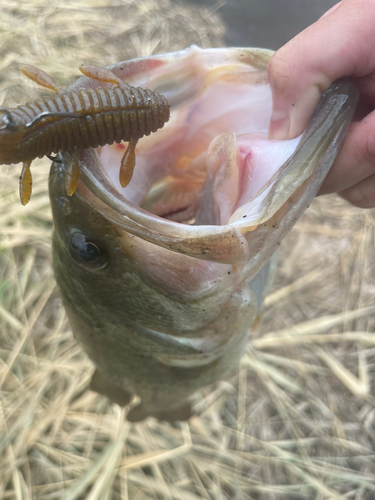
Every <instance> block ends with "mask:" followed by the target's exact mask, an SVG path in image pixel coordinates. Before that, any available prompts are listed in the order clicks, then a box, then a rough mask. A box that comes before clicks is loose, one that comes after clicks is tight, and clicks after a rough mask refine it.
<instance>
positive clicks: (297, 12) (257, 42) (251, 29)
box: [185, 0, 337, 50]
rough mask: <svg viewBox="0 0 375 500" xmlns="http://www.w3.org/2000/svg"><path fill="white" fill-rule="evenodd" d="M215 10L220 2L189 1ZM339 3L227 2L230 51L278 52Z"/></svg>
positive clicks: (285, 0) (294, 0) (225, 12)
mask: <svg viewBox="0 0 375 500" xmlns="http://www.w3.org/2000/svg"><path fill="white" fill-rule="evenodd" d="M185 2H187V3H194V4H196V5H197V4H199V5H207V6H215V5H218V0H185ZM336 3H337V0H227V2H226V4H225V5H224V6H223V7H221V8H220V9H219V12H220V14H221V15H222V17H223V19H224V21H225V23H226V24H227V28H228V30H227V33H226V37H225V42H226V45H227V46H228V47H236V46H240V47H264V48H268V49H274V50H275V49H278V48H279V47H281V46H282V45H284V44H285V43H286V42H287V41H288V40H290V39H291V38H293V37H294V36H295V35H296V34H297V33H299V32H300V31H302V30H303V29H305V28H306V27H307V26H309V25H310V24H312V23H313V22H315V21H316V20H317V19H318V18H319V17H320V16H321V15H322V14H324V12H326V11H327V10H328V9H329V8H331V7H332V6H333V5H335V4H336Z"/></svg>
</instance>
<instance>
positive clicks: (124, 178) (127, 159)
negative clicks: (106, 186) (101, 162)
mask: <svg viewBox="0 0 375 500" xmlns="http://www.w3.org/2000/svg"><path fill="white" fill-rule="evenodd" d="M137 142H138V139H133V138H132V139H130V141H129V143H128V147H127V148H126V151H125V154H124V156H123V157H122V160H121V166H120V184H121V186H122V187H123V188H124V187H126V186H127V185H128V184H129V182H130V181H131V178H132V177H133V171H134V167H135V147H136V145H137Z"/></svg>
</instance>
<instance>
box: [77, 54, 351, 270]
mask: <svg viewBox="0 0 375 500" xmlns="http://www.w3.org/2000/svg"><path fill="white" fill-rule="evenodd" d="M271 55H272V52H271V51H267V50H261V49H209V50H201V49H199V48H197V47H191V48H189V49H186V50H185V51H181V52H178V53H174V54H166V55H163V56H154V57H150V58H146V59H139V60H134V61H130V62H129V63H126V62H125V63H120V64H117V65H115V66H112V67H111V70H112V71H113V72H114V73H115V74H116V75H117V76H119V77H121V78H122V79H124V80H126V81H127V83H130V84H131V85H136V86H137V85H139V86H143V87H146V88H151V89H152V90H154V91H157V92H159V93H160V94H163V95H164V96H165V97H166V98H167V99H168V102H169V103H170V105H171V118H170V120H169V122H168V123H167V124H166V125H165V126H164V127H163V129H161V130H159V131H157V132H156V133H154V134H151V135H150V136H148V137H144V138H142V139H141V140H140V141H139V143H138V147H137V150H136V167H135V172H134V175H133V178H132V180H131V182H130V184H129V185H128V186H127V187H126V188H122V187H121V185H120V182H119V164H120V161H121V157H122V155H123V153H124V149H125V145H124V144H113V145H107V146H104V147H102V148H98V150H96V151H92V150H90V151H89V150H87V151H84V152H82V153H81V166H82V172H83V175H82V180H83V183H81V188H80V189H79V190H78V191H79V192H80V193H81V195H83V196H87V197H88V199H89V201H90V203H94V204H95V206H96V209H100V210H101V211H102V212H103V214H105V216H106V217H107V218H108V219H110V220H112V221H113V222H116V224H118V225H120V226H122V227H123V228H124V229H125V230H126V231H128V232H130V233H132V234H135V235H137V236H140V237H142V238H143V239H145V240H148V241H152V242H153V243H156V244H158V245H160V246H163V247H165V248H168V249H170V250H173V251H176V252H180V253H186V254H187V255H190V256H193V257H199V258H203V259H206V260H212V261H216V262H223V263H235V262H238V261H241V260H244V259H245V258H246V257H247V256H248V255H249V250H250V247H251V244H250V240H251V239H253V237H252V236H250V234H251V233H253V232H254V231H256V233H258V232H259V231H258V230H259V228H260V226H263V227H268V226H269V227H272V228H273V229H274V231H273V232H274V237H272V238H271V240H272V242H271V244H270V245H269V250H268V252H269V253H270V254H271V253H272V249H271V247H272V245H273V249H274V248H275V245H276V244H277V243H278V242H279V241H280V239H281V238H282V237H283V235H284V234H286V232H287V230H288V229H290V227H291V225H292V224H293V223H294V221H295V220H296V219H297V218H298V216H299V215H300V213H302V211H303V210H304V209H305V208H306V206H307V205H308V204H309V202H310V200H311V198H312V197H313V196H314V195H315V194H316V192H317V190H318V189H319V186H320V184H321V182H322V181H323V179H324V177H325V175H326V174H327V172H328V169H329V168H330V165H331V164H332V162H333V160H334V157H335V155H336V153H337V151H338V148H339V146H340V144H341V142H342V140H343V137H344V135H345V132H346V129H347V127H348V125H349V123H350V120H351V117H352V114H353V112H354V108H355V104H354V105H353V102H354V103H355V100H356V90H355V88H354V87H353V86H352V85H351V84H350V83H345V82H343V83H342V82H341V83H338V84H335V85H334V86H333V87H332V88H331V89H330V90H329V91H327V92H326V93H325V95H324V96H323V98H322V102H321V103H320V105H319V107H318V108H317V110H316V112H315V113H314V115H313V117H312V120H311V122H310V125H309V127H308V129H307V130H306V132H305V133H304V134H303V135H302V136H301V137H299V138H296V139H294V140H291V141H270V140H268V139H267V135H268V124H269V119H270V114H271V107H272V100H271V93H270V88H269V84H268V82H267V73H266V67H267V62H268V60H269V58H270V57H271ZM85 82H86V84H87V82H92V81H90V80H88V79H80V80H78V81H77V82H76V84H75V85H76V86H77V87H78V86H81V87H82V85H84V84H85ZM94 83H95V84H96V85H99V84H98V82H94ZM90 85H91V83H90ZM73 88H74V86H73ZM85 189H86V190H89V191H90V196H88V192H87V191H86V194H84V193H83V191H85ZM306 193H307V194H306ZM277 229H280V231H278V230H277ZM263 232H264V231H263Z"/></svg>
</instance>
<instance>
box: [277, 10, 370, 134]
mask: <svg viewBox="0 0 375 500" xmlns="http://www.w3.org/2000/svg"><path fill="white" fill-rule="evenodd" d="M374 19H375V2H373V1H369V0H343V2H342V3H341V4H339V5H338V6H337V7H336V9H335V10H334V11H332V12H331V13H330V14H329V15H327V16H325V17H323V18H321V19H319V20H318V21H317V22H316V23H315V24H313V25H311V26H310V27H309V28H307V29H306V30H304V31H303V32H302V33H300V34H299V35H297V36H296V37H295V38H294V39H293V40H291V41H290V42H289V43H288V44H286V45H285V46H284V47H282V48H281V49H280V50H278V51H277V52H276V53H275V55H274V56H273V57H272V59H271V60H270V62H269V66H268V75H269V80H270V84H271V89H272V96H273V113H272V117H271V123H270V137H271V138H276V139H285V138H293V137H296V136H298V135H299V134H300V133H302V131H303V130H304V129H305V128H306V126H307V123H308V120H309V118H310V116H311V114H312V112H313V110H314V109H315V107H316V106H317V104H318V102H319V99H320V96H321V94H322V92H323V91H325V90H327V89H328V88H329V87H330V86H331V84H332V82H333V81H334V80H336V79H337V78H340V77H342V76H352V77H356V78H357V77H363V76H365V75H367V74H369V73H371V72H372V69H374V68H375V51H373V45H374V42H375V34H374V32H373V22H374Z"/></svg>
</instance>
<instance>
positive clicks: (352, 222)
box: [0, 0, 375, 500]
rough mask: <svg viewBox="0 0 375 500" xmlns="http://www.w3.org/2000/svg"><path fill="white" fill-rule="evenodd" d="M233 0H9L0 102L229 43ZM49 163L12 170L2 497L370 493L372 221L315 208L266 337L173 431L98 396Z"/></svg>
mask: <svg viewBox="0 0 375 500" xmlns="http://www.w3.org/2000/svg"><path fill="white" fill-rule="evenodd" d="M219 7H220V4H217V6H216V7H215V8H212V9H211V10H207V9H206V8H201V7H199V6H196V7H191V6H188V5H187V4H184V3H178V2H176V1H172V0H158V1H156V0H138V1H136V0H118V1H115V0H79V1H72V0H71V1H64V2H62V1H54V0H52V1H48V0H31V1H29V2H23V1H22V0H2V2H1V7H0V104H1V103H4V104H6V105H7V106H15V105H17V104H19V103H20V102H26V101H27V100H30V99H33V98H35V97H36V96H37V95H40V89H38V88H37V87H36V86H35V85H33V84H32V83H31V82H29V81H27V80H26V78H25V77H24V76H23V75H22V74H21V73H20V72H19V71H18V69H17V65H18V64H19V63H28V64H34V65H36V66H38V67H40V68H41V69H43V70H45V71H46V72H48V73H49V74H50V75H51V76H53V78H55V79H56V81H57V82H58V83H59V84H61V85H62V86H66V85H67V84H68V83H70V82H71V81H72V80H73V79H75V78H76V77H77V76H78V75H79V73H78V69H77V68H78V66H79V65H80V64H82V63H89V62H90V63H93V64H99V65H108V64H111V63H114V62H117V61H120V60H124V59H128V58H132V57H136V56H141V55H149V54H153V53H162V52H166V51H170V50H178V49H181V48H184V47H186V46H188V45H190V44H191V43H196V44H198V45H199V46H201V47H211V46H220V45H222V36H223V34H224V31H225V26H224V24H223V23H222V21H221V19H220V9H219ZM48 169H49V161H45V160H36V161H35V162H34V163H33V168H32V172H33V178H34V185H33V188H34V189H33V196H32V199H31V202H30V203H29V205H27V206H26V207H22V206H21V204H20V202H19V200H18V196H17V190H18V175H19V173H20V166H19V165H18V166H14V165H11V166H1V168H0V191H1V198H0V499H4V500H5V499H11V500H21V499H25V500H31V499H38V500H53V499H64V500H73V499H85V500H86V499H87V500H110V499H111V500H112V499H113V500H120V499H121V500H128V499H129V500H146V499H152V500H159V499H160V500H164V499H166V500H175V499H176V500H198V499H206V500H223V499H235V500H250V499H254V500H255V499H257V500H258V499H259V500H281V499H282V500H288V499H318V500H320V499H335V500H336V499H342V500H344V499H355V500H365V499H366V500H371V499H375V479H374V478H375V408H374V402H375V400H374V396H373V387H374V386H373V384H374V373H375V335H374V333H373V332H374V327H375V324H374V323H375V322H374V312H375V304H374V294H375V280H374V274H375V273H374V263H375V255H374V222H375V219H374V214H375V212H374V211H364V210H359V209H356V208H353V207H351V206H349V205H348V204H346V203H345V202H343V201H342V200H340V199H339V198H338V197H335V196H329V197H324V198H319V199H316V200H314V202H313V203H312V205H311V207H310V209H309V210H308V211H307V212H306V213H305V214H304V215H303V217H302V218H301V220H300V221H299V222H298V223H297V225H296V226H295V228H293V230H292V231H291V233H290V234H289V235H288V236H287V237H286V238H285V240H284V243H283V245H282V246H281V252H280V265H279V269H278V273H277V276H276V280H275V284H274V287H273V291H272V293H271V294H270V295H269V296H268V298H267V301H266V304H265V308H264V312H263V317H262V323H261V326H260V329H259V330H258V331H257V332H256V333H254V334H253V337H252V339H251V343H250V344H249V347H248V350H247V353H246V355H245V356H244V357H243V360H242V362H241V365H240V367H239V371H238V373H237V374H236V375H235V376H234V377H233V379H232V380H230V381H226V382H222V383H220V384H218V385H217V386H215V387H214V388H213V389H211V390H205V391H204V394H198V395H197V396H196V397H195V400H194V404H195V410H196V413H197V416H195V417H193V418H192V419H191V421H190V422H188V423H182V424H177V425H175V426H171V425H169V424H167V423H163V422H157V421H156V420H154V419H149V420H147V421H146V422H143V423H140V424H130V423H128V422H127V421H126V420H125V410H123V409H120V408H119V407H118V406H116V405H114V404H111V403H109V402H108V401H107V399H106V398H104V397H101V396H98V395H96V394H95V393H93V392H90V391H88V390H86V389H87V384H88V382H89V380H90V377H91V374H92V372H93V366H92V364H91V363H90V361H89V360H88V358H87V356H86V355H85V354H84V353H83V352H82V350H81V348H80V346H79V345H78V344H77V343H76V341H75V339H74V337H73V335H72V332H71V330H70V328H69V325H68V323H67V320H66V317H65V313H64V310H63V308H62V305H61V301H60V299H59V296H58V293H57V291H56V286H55V282H54V279H53V274H52V269H51V229H52V221H51V212H50V208H49V200H48V193H47V179H48Z"/></svg>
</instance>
